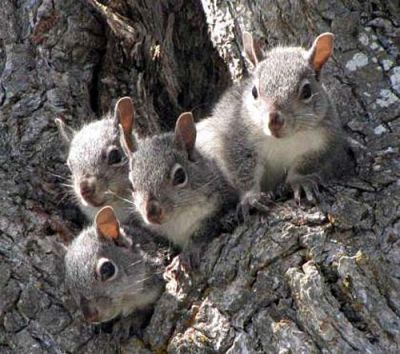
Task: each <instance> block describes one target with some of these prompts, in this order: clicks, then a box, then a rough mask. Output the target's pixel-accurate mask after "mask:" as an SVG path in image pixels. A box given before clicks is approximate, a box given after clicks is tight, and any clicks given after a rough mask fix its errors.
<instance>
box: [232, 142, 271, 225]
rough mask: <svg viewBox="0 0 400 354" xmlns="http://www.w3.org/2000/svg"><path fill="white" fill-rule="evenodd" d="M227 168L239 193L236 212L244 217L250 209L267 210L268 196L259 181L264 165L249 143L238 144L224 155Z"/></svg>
mask: <svg viewBox="0 0 400 354" xmlns="http://www.w3.org/2000/svg"><path fill="white" fill-rule="evenodd" d="M226 163H227V164H228V170H229V171H230V173H231V179H232V182H233V185H234V186H235V188H236V189H237V190H238V191H239V193H240V201H239V204H238V207H237V213H238V214H239V215H241V216H242V217H243V218H244V219H247V218H248V216H249V212H250V209H252V208H255V209H256V210H258V211H261V212H268V211H269V208H268V206H267V205H268V203H269V201H270V200H269V198H268V196H267V195H266V194H265V193H263V192H262V191H261V181H262V177H263V174H264V170H265V166H264V164H263V162H262V160H261V159H260V157H259V155H258V154H257V151H256V149H254V148H253V147H252V146H251V144H247V145H238V146H237V147H236V149H232V150H231V151H230V154H228V156H226Z"/></svg>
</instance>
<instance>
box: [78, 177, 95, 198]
mask: <svg viewBox="0 0 400 354" xmlns="http://www.w3.org/2000/svg"><path fill="white" fill-rule="evenodd" d="M79 190H80V193H81V195H82V197H83V198H88V197H91V196H92V195H93V194H94V191H95V184H94V182H93V181H89V180H88V179H84V180H83V181H82V182H81V183H79Z"/></svg>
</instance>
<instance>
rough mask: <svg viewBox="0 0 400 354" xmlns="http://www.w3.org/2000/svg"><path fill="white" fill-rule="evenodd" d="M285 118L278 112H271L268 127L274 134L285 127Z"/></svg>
mask: <svg viewBox="0 0 400 354" xmlns="http://www.w3.org/2000/svg"><path fill="white" fill-rule="evenodd" d="M283 123H284V120H283V117H282V116H281V114H280V113H279V112H278V111H271V112H269V124H268V127H269V129H270V130H271V132H273V133H277V132H279V130H280V129H281V128H282V127H283Z"/></svg>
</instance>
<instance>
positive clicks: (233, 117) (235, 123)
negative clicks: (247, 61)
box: [198, 47, 348, 202]
mask: <svg viewBox="0 0 400 354" xmlns="http://www.w3.org/2000/svg"><path fill="white" fill-rule="evenodd" d="M311 54H312V53H311V51H307V50H305V49H303V48H301V47H278V48H274V49H272V50H270V51H269V52H268V53H267V54H266V56H265V59H264V60H262V61H261V62H259V63H258V65H257V66H256V68H255V70H254V72H253V73H252V75H251V77H250V78H248V79H246V80H244V81H243V82H242V83H241V84H240V85H238V86H235V87H232V88H231V89H230V90H229V91H228V92H227V93H226V94H225V95H224V96H223V97H222V98H221V100H220V101H219V102H218V103H217V105H216V107H215V108H214V111H213V113H212V115H211V117H210V118H208V119H205V120H204V121H202V122H201V123H199V125H198V126H199V129H198V137H199V148H200V150H201V151H203V152H204V153H206V154H207V155H208V156H210V157H214V158H215V160H216V161H218V164H219V165H220V167H221V169H222V170H223V171H224V173H225V175H226V177H227V178H228V179H229V180H230V181H231V183H232V184H233V185H234V186H235V187H236V188H238V189H239V190H240V191H241V196H242V202H246V200H245V199H246V198H247V197H248V196H249V194H250V195H258V194H259V193H260V190H261V186H262V190H263V191H264V192H268V191H272V190H273V189H274V188H275V187H276V186H277V184H278V183H280V182H283V181H285V182H286V183H287V184H289V185H290V186H291V187H292V188H293V190H294V191H295V197H296V198H298V197H299V192H300V189H301V188H304V189H305V190H306V189H307V190H309V189H310V188H313V187H314V186H315V184H318V183H319V182H321V181H324V180H327V179H329V178H331V177H334V176H337V175H339V174H340V173H341V172H343V170H346V169H347V168H348V155H347V153H346V150H347V146H346V142H345V141H346V139H345V136H344V132H343V130H342V128H341V124H340V120H339V118H338V115H337V113H336V111H335V108H334V105H333V104H332V102H331V101H330V98H329V96H328V93H327V92H326V90H325V88H324V86H323V85H322V84H321V82H320V80H319V76H320V75H319V72H316V71H315V70H314V68H313V67H312V66H311V63H310V56H311ZM253 61H254V60H253ZM306 80H308V81H306ZM307 82H308V83H309V84H310V85H311V89H312V95H313V96H312V98H311V99H310V102H308V103H305V101H304V100H301V99H300V97H299V90H300V89H301V87H302V85H304V84H305V83H307ZM254 86H256V87H257V89H258V90H257V94H258V97H257V98H254V97H253V95H252V90H253V87H254ZM268 107H274V109H277V110H278V111H279V113H280V117H283V119H284V122H285V126H284V127H283V129H282V131H281V133H282V134H283V135H282V136H281V137H279V138H277V137H275V136H271V135H270V134H268V129H269V128H268V120H267V119H268ZM210 140H211V141H212V143H209V141H210ZM319 141H320V143H317V142H319ZM314 145H315V146H314ZM299 151H300V152H299ZM302 151H304V153H302ZM307 197H310V198H309V199H311V195H310V193H308V194H307Z"/></svg>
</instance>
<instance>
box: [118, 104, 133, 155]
mask: <svg viewBox="0 0 400 354" xmlns="http://www.w3.org/2000/svg"><path fill="white" fill-rule="evenodd" d="M134 118H135V113H134V109H133V103H132V100H131V98H130V97H122V98H120V99H119V100H118V101H117V103H116V104H115V121H116V124H117V126H118V127H119V129H120V132H121V139H122V137H124V144H121V145H122V147H123V148H125V147H127V148H128V149H129V151H133V150H134V145H135V144H134V137H133V136H132V130H133V123H134ZM121 127H122V130H121ZM124 145H126V146H125V147H124ZM124 150H125V149H124ZM127 155H128V154H127Z"/></svg>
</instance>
